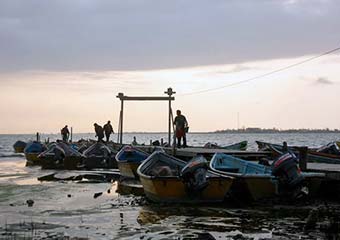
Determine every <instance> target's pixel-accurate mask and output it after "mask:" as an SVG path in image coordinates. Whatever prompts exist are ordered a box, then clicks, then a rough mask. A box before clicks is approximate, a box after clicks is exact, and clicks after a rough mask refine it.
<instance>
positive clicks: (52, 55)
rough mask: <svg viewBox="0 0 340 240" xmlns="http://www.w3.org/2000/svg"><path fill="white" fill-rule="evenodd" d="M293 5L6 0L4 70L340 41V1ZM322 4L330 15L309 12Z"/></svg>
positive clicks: (107, 64)
mask: <svg viewBox="0 0 340 240" xmlns="http://www.w3.org/2000/svg"><path fill="white" fill-rule="evenodd" d="M286 2H287V1H286ZM288 2H290V4H288V5H289V9H291V10H287V6H286V5H287V4H286V3H285V1H268V0H259V1H253V0H244V1H235V0H232V1H217V0H216V1H204V0H187V1H182V0H174V1H155V0H140V1H135V0H116V1H112V0H101V1H90V0H74V1H69V0H60V1H48V2H47V1H36V0H25V1H20V0H2V1H0V40H1V45H0V52H1V54H0V71H1V72H6V71H22V70H47V71H110V70H115V71H117V70H118V71H125V70H147V69H165V68H178V67H192V66H201V65H216V64H237V63H241V62H246V61H254V60H261V59H263V60H264V59H272V58H285V57H296V56H301V55H306V54H315V53H320V52H323V51H325V50H327V49H329V48H333V47H334V45H335V44H338V39H340V32H339V31H334V29H339V28H340V15H339V14H338V13H339V12H340V5H339V4H338V2H337V1H330V0H329V1H317V0H312V1H296V0H295V1H288ZM320 2H322V9H323V12H326V13H327V17H325V16H324V15H318V14H317V15H313V14H309V12H308V11H306V10H305V9H321V6H320ZM306 43H308V44H306ZM97 77H99V78H100V76H97ZM94 78H96V76H94Z"/></svg>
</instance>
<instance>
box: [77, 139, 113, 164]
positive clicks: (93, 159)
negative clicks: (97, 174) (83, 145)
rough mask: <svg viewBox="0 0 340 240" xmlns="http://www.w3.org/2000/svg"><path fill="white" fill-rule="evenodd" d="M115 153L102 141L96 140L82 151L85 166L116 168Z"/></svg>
mask: <svg viewBox="0 0 340 240" xmlns="http://www.w3.org/2000/svg"><path fill="white" fill-rule="evenodd" d="M116 153H117V151H115V150H113V149H112V148H110V147H109V146H107V145H105V144H104V143H102V142H96V143H94V144H92V145H91V146H90V147H89V148H87V149H86V150H85V151H84V152H83V154H84V155H85V159H84V165H85V168H87V169H93V168H117V162H116V159H115V155H116Z"/></svg>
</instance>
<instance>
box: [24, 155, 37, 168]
mask: <svg viewBox="0 0 340 240" xmlns="http://www.w3.org/2000/svg"><path fill="white" fill-rule="evenodd" d="M39 154H40V153H25V157H26V160H27V161H26V166H35V165H40V164H41V160H40V158H38V156H39Z"/></svg>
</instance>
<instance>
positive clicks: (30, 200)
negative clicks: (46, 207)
mask: <svg viewBox="0 0 340 240" xmlns="http://www.w3.org/2000/svg"><path fill="white" fill-rule="evenodd" d="M26 203H27V205H28V206H29V207H32V206H33V204H34V201H33V200H32V199H28V200H27V201H26Z"/></svg>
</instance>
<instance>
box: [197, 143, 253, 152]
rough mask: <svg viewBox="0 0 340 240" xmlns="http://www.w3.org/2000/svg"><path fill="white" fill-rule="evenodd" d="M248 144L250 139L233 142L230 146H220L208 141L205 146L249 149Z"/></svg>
mask: <svg viewBox="0 0 340 240" xmlns="http://www.w3.org/2000/svg"><path fill="white" fill-rule="evenodd" d="M247 145H248V141H242V142H238V143H234V144H231V145H228V146H220V145H218V144H217V143H211V142H208V143H206V144H205V145H204V146H203V147H204V148H215V149H225V150H242V151H245V150H247Z"/></svg>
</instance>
